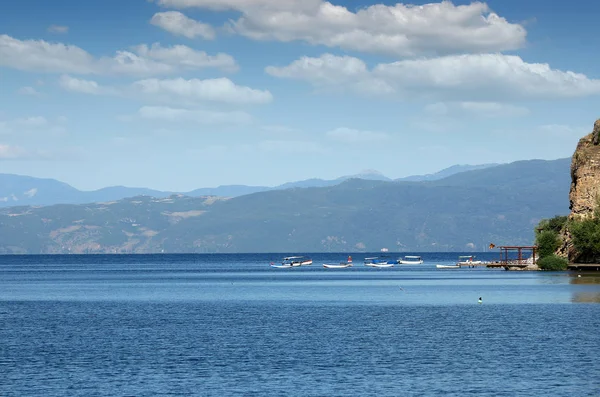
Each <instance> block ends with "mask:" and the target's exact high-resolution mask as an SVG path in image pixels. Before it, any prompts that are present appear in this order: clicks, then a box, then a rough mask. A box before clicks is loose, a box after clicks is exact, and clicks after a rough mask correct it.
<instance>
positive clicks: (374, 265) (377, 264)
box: [365, 263, 394, 267]
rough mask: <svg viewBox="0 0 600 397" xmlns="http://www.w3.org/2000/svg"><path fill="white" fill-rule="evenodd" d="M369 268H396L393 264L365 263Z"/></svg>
mask: <svg viewBox="0 0 600 397" xmlns="http://www.w3.org/2000/svg"><path fill="white" fill-rule="evenodd" d="M365 266H369V267H394V264H393V263H365Z"/></svg>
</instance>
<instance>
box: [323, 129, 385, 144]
mask: <svg viewBox="0 0 600 397" xmlns="http://www.w3.org/2000/svg"><path fill="white" fill-rule="evenodd" d="M325 135H326V136H327V138H329V139H331V140H334V141H338V142H343V143H353V144H365V143H373V142H381V141H385V140H387V139H388V138H389V135H388V134H386V133H383V132H376V131H364V130H356V129H352V128H346V127H341V128H336V129H335V130H331V131H328V132H327V133H326V134H325Z"/></svg>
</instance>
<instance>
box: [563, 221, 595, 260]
mask: <svg viewBox="0 0 600 397" xmlns="http://www.w3.org/2000/svg"><path fill="white" fill-rule="evenodd" d="M569 231H570V232H571V235H572V236H573V246H574V247H575V249H576V250H577V254H578V257H577V262H582V263H597V262H598V261H599V260H600V219H599V218H598V217H593V218H589V219H584V220H581V221H572V222H571V223H570V225H569Z"/></svg>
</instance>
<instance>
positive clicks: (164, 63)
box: [0, 35, 237, 76]
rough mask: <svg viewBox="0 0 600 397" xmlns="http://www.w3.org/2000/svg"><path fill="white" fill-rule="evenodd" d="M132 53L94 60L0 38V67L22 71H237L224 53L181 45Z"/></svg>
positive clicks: (67, 49) (72, 49)
mask: <svg viewBox="0 0 600 397" xmlns="http://www.w3.org/2000/svg"><path fill="white" fill-rule="evenodd" d="M132 51H133V52H132ZM132 51H117V52H116V54H115V55H114V56H113V57H100V58H95V57H94V56H92V55H91V54H89V53H88V52H87V51H85V50H83V49H81V48H79V47H77V46H73V45H66V44H62V43H49V42H47V41H44V40H19V39H15V38H13V37H10V36H8V35H0V66H5V67H10V68H13V69H18V70H25V71H33V72H48V73H69V74H102V75H108V74H117V75H118V74H125V75H133V76H154V75H165V74H172V73H176V72H179V71H181V70H196V69H202V68H208V67H215V68H222V69H224V70H235V69H236V68H237V66H236V64H235V60H234V59H233V58H232V57H231V56H229V55H227V54H217V55H215V56H210V55H207V54H206V53H205V52H203V51H196V50H193V49H191V48H189V47H186V46H183V45H177V46H173V47H162V46H161V45H160V44H158V43H155V44H153V45H152V46H151V47H148V46H146V45H139V46H136V47H134V48H133V49H132Z"/></svg>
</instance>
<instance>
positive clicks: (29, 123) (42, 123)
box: [13, 116, 48, 128]
mask: <svg viewBox="0 0 600 397" xmlns="http://www.w3.org/2000/svg"><path fill="white" fill-rule="evenodd" d="M13 123H14V124H15V125H16V126H20V127H28V128H39V127H46V126H47V125H48V120H47V119H46V118H45V117H42V116H33V117H25V118H21V119H16V120H14V121H13Z"/></svg>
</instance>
